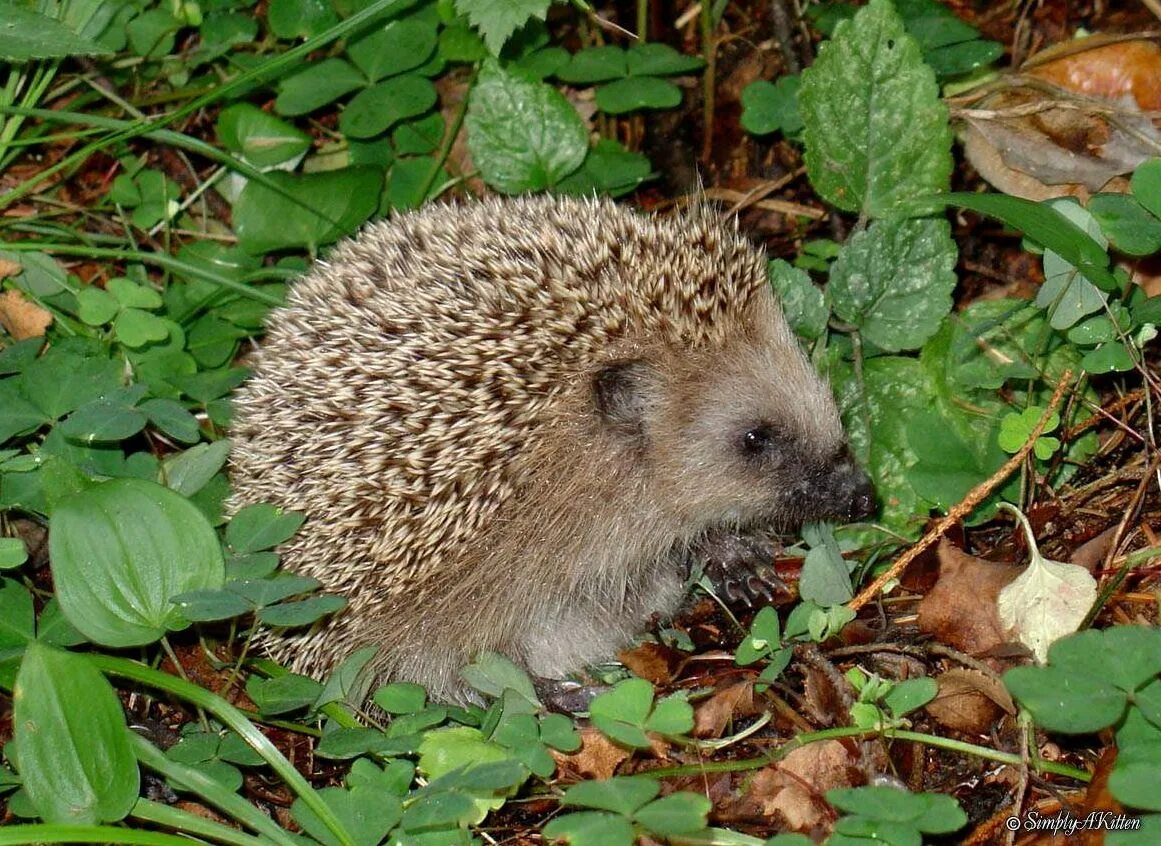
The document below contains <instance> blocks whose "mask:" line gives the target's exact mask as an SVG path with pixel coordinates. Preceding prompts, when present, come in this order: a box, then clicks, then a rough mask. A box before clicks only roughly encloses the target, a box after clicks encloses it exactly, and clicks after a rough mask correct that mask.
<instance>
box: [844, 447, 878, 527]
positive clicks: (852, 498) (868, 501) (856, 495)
mask: <svg viewBox="0 0 1161 846" xmlns="http://www.w3.org/2000/svg"><path fill="white" fill-rule="evenodd" d="M838 474H839V477H840V478H841V479H842V482H841V483H840V484H839V490H840V491H842V494H843V496H841V497H840V498H839V500H838V501H839V502H840V503H845V513H844V515H843V516H845V517H846V519H848V520H860V519H862V518H864V517H870V516H871V515H872V514H874V513H875V506H876V503H875V489H874V487H872V486H871V480H870V479H869V478H868V477H867V474H866V473H865V472H863V468H861V467H859V465H858V464H857V463H856V462H855V459H854V456H853V455H851V454H850V451H849V450H844V455H843V459H842V461H841V462H840V464H839V468H838ZM840 508H842V506H840Z"/></svg>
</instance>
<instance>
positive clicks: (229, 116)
mask: <svg viewBox="0 0 1161 846" xmlns="http://www.w3.org/2000/svg"><path fill="white" fill-rule="evenodd" d="M216 127H217V130H218V138H219V139H221V142H222V145H223V146H224V147H225V148H226V149H227V150H230V151H232V152H235V153H238V154H239V155H241V156H242V158H244V159H245V160H246V161H248V162H249V163H250V164H252V165H254V166H255V167H257V168H268V167H273V166H275V165H279V164H282V163H283V162H289V161H294V160H295V159H297V158H298V157H299V156H301V155H302V154H303V153H305V152H306V151H307V150H308V149H310V136H309V135H307V134H306V133H305V132H302V131H300V130H299V129H296V128H295V127H293V126H291V125H290V124H289V123H287V122H286V121H284V120H279V119H278V118H277V117H275V116H274V115H272V114H270V113H269V112H264V111H262V110H261V109H259V108H258V107H257V106H254V105H253V104H251V103H233V104H231V105H229V106H227V107H226V108H225V109H223V110H222V111H221V112H220V113H219V114H218V120H217V124H216Z"/></svg>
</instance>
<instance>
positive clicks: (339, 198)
mask: <svg viewBox="0 0 1161 846" xmlns="http://www.w3.org/2000/svg"><path fill="white" fill-rule="evenodd" d="M266 178H267V179H268V180H270V182H271V183H272V184H273V188H271V187H267V186H266V185H263V184H261V183H259V182H257V181H256V180H251V181H250V182H248V183H246V187H245V188H244V189H242V194H241V196H240V197H239V198H238V202H237V203H235V204H234V231H235V233H236V234H237V236H238V243H239V244H241V246H242V247H243V249H245V250H246V251H247V252H249V253H251V254H253V255H258V254H261V253H268V252H272V251H275V250H282V249H287V248H291V247H307V248H308V249H311V250H317V249H318V248H319V247H320V246H322V245H324V244H329V243H331V242H333V241H337V240H338V239H339V238H341V237H343V236H344V235H349V234H351V233H352V232H354V231H355V230H356V229H357V228H358V227H359V226H360V224H362V223H363V222H364V221H365V220H366V219H367V218H368V217H370V216H371V215H372V214H373V213H374V211H375V208H376V207H377V206H378V203H379V191H380V189H381V188H382V185H383V181H382V180H383V177H382V172H381V171H379V169H378V168H374V167H367V166H362V167H349V168H345V169H343V170H334V171H328V172H325V173H306V174H291V173H268V174H266ZM275 189H278V190H275ZM291 198H294V199H291ZM296 200H297V202H296ZM191 396H192V394H191Z"/></svg>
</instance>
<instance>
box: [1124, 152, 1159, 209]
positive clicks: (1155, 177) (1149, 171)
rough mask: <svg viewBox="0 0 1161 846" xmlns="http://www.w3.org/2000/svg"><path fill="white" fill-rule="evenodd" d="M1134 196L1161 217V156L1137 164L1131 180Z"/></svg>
mask: <svg viewBox="0 0 1161 846" xmlns="http://www.w3.org/2000/svg"><path fill="white" fill-rule="evenodd" d="M1130 185H1131V187H1132V189H1133V196H1134V197H1136V198H1137V202H1138V203H1140V204H1141V205H1143V206H1144V207H1145V208H1147V209H1148V210H1149V211H1150V212H1151V213H1152V214H1153V216H1154V217H1161V157H1158V158H1152V159H1149V160H1148V161H1147V162H1144V163H1143V164H1140V165H1138V166H1137V169H1136V170H1135V171H1133V176H1132V179H1131V181H1130Z"/></svg>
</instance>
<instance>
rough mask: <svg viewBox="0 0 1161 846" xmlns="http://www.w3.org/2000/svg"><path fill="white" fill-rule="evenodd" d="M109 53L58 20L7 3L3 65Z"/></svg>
mask: <svg viewBox="0 0 1161 846" xmlns="http://www.w3.org/2000/svg"><path fill="white" fill-rule="evenodd" d="M108 52H110V51H108V50H106V49H104V48H103V47H101V45H99V44H97V43H96V42H95V41H92V40H91V39H89V38H86V37H84V36H82V35H79V34H78V33H77V32H75V31H74V30H72V29H70V28H69V27H68V26H66V25H65V24H64V23H62V22H61V21H59V20H56V19H54V18H52V17H49V16H48V15H45V14H43V13H41V12H38V11H34V10H32V9H28V8H25V7H23V6H20V5H17V4H16V3H13V2H5V3H4V16H3V20H2V21H0V59H3V60H4V61H8V62H17V63H20V62H27V61H28V60H29V59H54V58H67V57H69V56H96V55H100V54H102V53H108Z"/></svg>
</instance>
